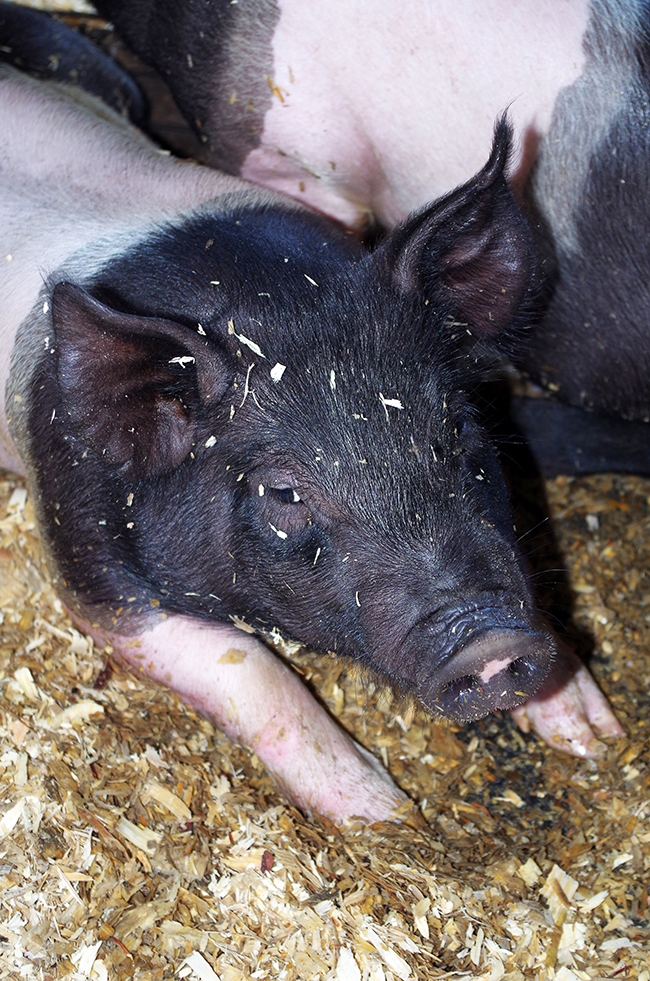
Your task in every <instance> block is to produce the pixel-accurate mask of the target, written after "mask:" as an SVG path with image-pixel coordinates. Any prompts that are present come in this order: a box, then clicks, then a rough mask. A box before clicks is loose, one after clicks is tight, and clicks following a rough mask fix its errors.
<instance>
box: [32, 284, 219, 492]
mask: <svg viewBox="0 0 650 981" xmlns="http://www.w3.org/2000/svg"><path fill="white" fill-rule="evenodd" d="M52 318H53V323H54V331H55V349H56V358H57V377H58V383H59V391H60V395H61V400H62V403H63V404H62V412H63V414H64V417H65V419H66V421H67V422H69V423H70V424H71V428H72V431H73V433H74V434H75V436H77V437H78V438H79V439H80V440H81V441H82V442H83V443H85V444H86V445H87V446H89V447H90V448H91V449H92V450H93V451H94V452H95V453H96V454H97V455H99V456H103V457H104V458H107V459H108V460H109V461H111V462H112V463H114V464H116V465H117V466H118V468H119V469H120V472H121V473H123V474H124V475H125V476H128V477H130V478H134V479H141V478H147V477H155V476H159V475H161V474H163V473H167V472H169V471H170V470H173V469H174V468H175V467H177V466H179V465H180V464H181V463H182V462H183V460H184V459H185V458H186V457H187V456H188V454H189V453H190V450H191V448H192V445H193V443H194V441H195V438H196V425H197V416H198V413H199V411H200V409H201V408H202V407H205V406H207V407H209V406H210V405H213V404H216V403H217V402H218V400H219V399H220V398H221V397H222V396H223V394H224V393H225V391H226V389H227V387H228V385H229V383H230V381H231V379H232V374H233V371H232V370H229V367H228V365H227V364H226V356H225V355H224V354H223V353H222V352H220V351H218V350H215V347H214V345H213V344H210V343H209V342H208V340H207V338H206V337H203V336H201V335H200V334H198V333H194V331H193V330H192V329H191V328H188V327H185V326H183V325H182V324H178V323H175V322H174V321H171V320H164V319H160V318H157V317H141V316H135V315H133V314H127V313H121V312H119V311H116V310H113V309H111V308H110V307H108V306H106V305H105V304H103V303H100V302H99V301H98V300H96V299H94V298H93V297H92V296H90V294H88V293H87V292H86V291H85V290H83V289H81V288H80V287H78V286H75V285H73V284H72V283H58V284H57V285H56V286H55V288H54V291H53V294H52Z"/></svg>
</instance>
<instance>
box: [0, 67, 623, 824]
mask: <svg viewBox="0 0 650 981" xmlns="http://www.w3.org/2000/svg"><path fill="white" fill-rule="evenodd" d="M0 85H1V86H2V94H1V97H0V114H1V116H2V118H1V120H0V122H1V125H0V144H1V147H2V153H1V155H0V161H1V163H0V188H1V192H2V193H1V195H0V209H1V211H2V222H1V223H0V229H1V230H2V231H1V234H2V236H3V243H2V244H3V248H2V252H1V253H0V254H1V255H2V256H3V257H4V258H3V261H2V263H1V264H0V269H1V270H2V273H1V285H2V295H3V297H4V302H3V306H2V322H1V331H2V338H3V350H5V351H6V352H11V357H10V358H9V356H8V355H7V358H6V359H5V361H4V362H3V363H2V368H1V370H2V382H3V388H4V390H5V404H4V409H3V412H2V416H1V418H0V463H1V464H2V465H3V466H5V467H9V468H12V469H14V470H16V471H17V472H19V473H23V474H25V475H26V476H27V478H28V479H29V482H30V486H31V489H32V493H33V495H34V500H35V505H36V512H37V517H38V522H39V527H40V532H41V536H42V540H43V543H44V547H45V551H46V554H47V556H48V561H49V563H50V567H51V570H52V575H53V579H54V583H55V585H56V587H57V589H58V591H59V593H60V595H61V597H62V599H63V601H64V602H65V604H66V607H67V608H68V610H69V611H70V612H71V614H72V615H73V616H74V617H75V619H76V620H77V622H78V623H79V624H80V625H81V626H82V628H83V629H86V630H88V631H90V632H91V633H93V635H94V636H95V637H96V638H98V639H99V640H101V641H102V642H103V643H108V644H110V645H111V646H112V648H113V650H114V651H115V652H116V654H117V655H118V656H121V657H122V658H123V659H125V660H126V661H127V662H128V663H130V664H132V665H135V666H136V667H139V668H141V669H142V670H143V671H145V672H146V673H147V674H149V675H150V676H151V677H153V678H155V679H158V680H160V681H163V682H165V683H167V684H170V685H171V686H172V687H173V688H174V689H175V690H176V691H178V692H179V694H181V695H182V696H183V697H185V698H186V699H187V700H188V701H189V702H191V703H192V704H193V705H195V706H196V707H197V708H198V709H199V710H201V711H202V712H205V713H206V714H207V715H209V716H210V717H211V718H213V719H214V720H215V721H216V723H217V724H218V725H219V726H220V727H221V728H222V729H223V730H224V731H225V732H226V733H227V734H228V735H229V736H231V737H232V738H233V739H235V740H237V741H239V742H241V743H243V744H245V745H247V746H249V747H251V748H253V749H254V750H255V752H256V754H257V756H258V757H259V759H260V760H261V761H262V763H263V764H264V765H265V766H266V767H267V768H268V770H269V771H270V773H271V774H272V775H273V776H274V777H275V779H276V780H277V782H278V784H279V785H280V786H281V787H282V788H283V790H284V791H285V792H286V794H287V795H288V796H289V797H290V798H291V799H292V800H293V801H295V802H296V803H297V804H298V806H300V807H302V808H303V809H305V810H306V811H308V812H319V813H322V814H325V815H328V816H329V817H331V818H332V819H334V820H336V821H343V820H345V819H346V818H347V817H350V816H360V817H362V818H364V819H366V820H378V819H386V818H390V817H392V816H394V815H395V813H396V811H399V808H400V807H401V806H403V805H404V802H405V798H404V795H403V793H402V792H401V791H400V790H399V789H398V788H397V787H395V785H394V784H393V783H392V781H391V779H390V777H389V776H388V774H387V773H386V772H385V771H384V770H383V769H382V768H381V767H380V766H379V764H378V763H377V762H376V761H375V760H374V758H373V757H372V756H371V755H370V754H369V753H368V752H367V751H366V750H364V749H363V748H362V747H360V746H359V745H357V744H356V743H354V742H353V741H352V740H351V739H350V737H349V736H348V735H347V734H346V733H344V732H343V731H342V730H341V729H339V728H338V726H337V725H336V723H335V722H334V721H333V720H332V719H331V718H330V717H329V716H328V715H327V714H326V713H325V711H324V710H323V709H322V708H321V707H320V706H319V705H318V704H317V703H316V702H315V700H313V698H312V697H311V695H309V693H308V692H307V690H306V689H305V688H303V687H302V685H301V684H300V682H299V680H298V679H297V677H296V675H295V674H293V673H292V671H291V670H290V669H289V668H288V667H287V666H286V665H285V664H284V663H283V662H282V661H280V660H279V659H278V658H277V657H275V656H274V655H273V654H272V653H271V651H270V650H269V649H268V648H267V647H266V646H265V645H264V644H263V643H262V641H261V640H260V637H264V636H268V635H270V634H274V635H275V634H276V632H279V633H280V634H282V635H284V636H288V637H291V638H293V639H295V640H296V641H298V642H300V643H302V644H304V645H305V646H307V647H310V648H314V649H318V650H323V651H330V652H332V653H334V654H336V655H339V656H341V657H345V658H348V659H350V660H351V661H354V662H357V663H359V664H361V665H362V666H364V667H365V668H366V669H368V670H369V671H371V672H374V674H375V675H376V676H378V677H379V678H380V679H382V680H384V681H387V682H388V683H390V684H391V685H393V686H394V687H395V688H396V689H397V690H398V691H400V692H404V693H409V694H411V695H413V696H414V697H416V698H417V699H418V700H419V701H420V702H421V703H422V705H424V706H425V707H426V708H428V709H429V710H431V711H432V712H438V713H441V714H444V715H447V716H449V717H451V718H454V719H458V720H470V719H474V718H478V717H480V716H482V715H484V714H486V713H487V712H489V711H492V710H494V709H512V708H513V707H516V706H518V705H520V704H521V703H523V702H524V701H525V700H526V699H528V698H529V697H530V696H532V695H534V694H535V692H538V695H537V699H538V702H537V706H538V707H537V708H536V709H534V708H530V707H529V708H528V709H527V710H526V711H527V712H528V714H529V717H530V718H531V719H532V720H533V724H534V725H535V726H536V727H537V729H538V731H539V732H540V733H541V734H542V735H543V736H544V737H545V738H547V739H548V740H550V741H551V742H555V743H557V744H559V745H561V746H564V747H565V748H567V749H570V750H573V751H574V752H577V753H578V754H582V755H592V754H594V753H595V752H597V750H598V746H597V744H596V737H595V732H596V731H599V732H601V733H603V734H610V735H616V734H619V733H620V732H621V731H622V730H621V729H620V726H619V725H618V723H617V721H616V719H615V718H614V716H613V715H612V713H611V710H610V709H609V707H608V705H607V703H606V701H605V699H604V698H603V696H602V695H601V694H600V692H599V691H598V689H597V687H596V685H595V683H594V682H593V681H592V680H591V678H590V676H589V675H588V673H587V672H586V669H584V668H583V667H580V666H578V665H577V663H576V662H575V658H574V657H573V655H572V654H571V653H570V652H569V651H568V650H566V649H565V648H564V647H563V645H562V643H561V642H559V641H558V640H557V639H556V638H554V636H553V635H552V633H551V631H550V630H549V628H548V626H547V625H546V624H545V623H544V621H543V620H542V618H541V616H540V615H539V613H538V612H537V610H536V604H535V598H534V596H533V593H532V590H531V587H530V584H529V581H528V577H527V573H526V569H525V565H524V562H523V560H522V557H521V555H520V553H519V551H518V549H517V546H516V543H515V541H514V533H513V528H512V522H511V517H510V513H509V508H508V503H507V494H506V490H505V487H504V483H503V478H502V475H501V471H500V468H499V463H498V460H497V457H496V454H495V450H494V448H493V447H492V445H491V443H490V440H489V438H488V437H487V434H486V433H485V431H484V429H483V428H482V427H481V425H480V422H479V420H478V418H477V415H476V412H475V410H474V407H473V405H472V400H471V398H470V395H469V394H468V393H470V392H471V391H472V390H473V388H474V386H475V384H476V382H477V380H478V378H479V377H480V372H481V366H482V364H483V362H484V358H485V357H486V356H487V355H488V353H489V351H490V350H491V349H492V348H493V346H494V345H495V344H499V343H500V342H506V343H507V340H508V338H509V337H510V336H511V335H512V334H513V333H514V334H516V332H517V331H518V330H519V329H522V327H523V325H525V324H526V323H527V322H528V320H529V318H530V316H531V315H532V312H533V310H534V309H535V306H536V303H537V292H538V284H539V275H538V271H537V262H536V257H535V251H534V248H533V245H532V242H531V239H530V235H529V231H528V228H527V225H526V223H525V221H524V220H523V218H522V216H521V213H520V211H519V209H518V208H517V206H516V204H515V202H514V200H513V198H512V195H511V193H510V191H509V188H508V185H507V181H506V178H505V170H506V165H507V160H508V153H509V149H510V130H509V127H508V125H507V123H506V122H505V121H502V122H501V123H500V124H499V125H498V127H497V129H496V132H495V136H494V141H493V148H492V152H491V155H490V157H489V159H488V161H487V163H486V164H484V166H483V167H482V168H481V170H480V171H479V172H478V174H476V175H475V176H474V177H473V179H472V180H471V181H469V182H468V183H467V184H465V185H463V186H461V187H460V188H458V189H457V190H456V191H454V192H453V193H452V194H450V195H447V196H445V197H443V198H442V199H441V200H439V201H437V202H435V203H433V204H431V205H429V206H428V207H426V208H425V209H423V210H420V211H418V212H416V213H415V214H413V215H412V216H410V217H409V218H408V219H407V220H406V221H405V222H404V223H402V224H400V225H399V226H398V227H397V228H396V229H395V231H394V232H393V233H392V234H391V235H389V236H388V237H387V238H386V240H385V241H384V242H383V243H382V244H381V246H379V247H378V248H377V249H375V250H374V251H372V252H368V251H367V250H366V249H365V248H364V247H363V246H362V245H360V244H359V243H358V242H356V241H355V240H354V238H353V237H351V236H350V235H349V234H347V233H346V232H345V231H344V230H342V229H341V228H340V227H338V226H337V225H335V224H333V223H332V222H331V221H330V220H329V219H327V218H325V217H322V216H320V215H318V214H316V213H315V212H313V211H311V210H309V209H306V208H305V207H303V206H301V205H300V204H298V203H296V202H293V201H291V200H290V199H289V198H286V197H284V196H281V195H279V194H277V193H273V192H269V191H265V190H261V189H259V188H256V187H254V186H252V185H250V184H248V183H247V182H245V181H243V180H241V179H239V178H234V177H231V176H227V175H224V174H221V173H219V172H217V171H215V170H210V169H208V168H204V167H201V166H199V165H197V164H194V163H191V162H180V161H178V160H176V159H174V158H173V157H171V156H169V155H166V154H164V153H162V152H161V151H160V150H159V149H158V148H157V147H156V146H155V145H153V144H152V143H151V142H150V141H148V139H147V138H146V137H144V136H143V135H142V134H141V133H140V132H138V131H137V130H135V129H134V128H133V127H132V126H131V125H130V124H129V123H128V122H127V121H125V120H124V119H123V118H121V117H120V116H118V115H116V114H115V113H113V112H112V111H111V110H110V109H109V108H107V107H106V106H105V105H103V104H102V103H100V102H98V101H97V100H96V99H94V98H93V97H91V96H89V95H88V94H86V93H83V92H80V91H79V90H70V89H69V88H66V87H62V86H61V85H58V84H53V83H49V82H43V81H36V80H34V79H32V78H30V77H28V76H26V75H25V74H23V73H21V72H18V71H16V70H15V69H13V68H12V67H9V66H6V65H4V66H2V65H0ZM238 624H246V625H247V626H248V629H249V630H252V631H253V632H245V631H244V632H243V631H239V630H237V629H236V625H238ZM545 679H546V680H545ZM531 704H532V703H530V702H529V706H530V705H531Z"/></svg>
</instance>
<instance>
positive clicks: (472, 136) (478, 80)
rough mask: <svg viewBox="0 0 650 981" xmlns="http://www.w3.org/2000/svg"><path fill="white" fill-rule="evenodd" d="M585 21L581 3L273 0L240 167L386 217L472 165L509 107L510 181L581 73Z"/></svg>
mask: <svg viewBox="0 0 650 981" xmlns="http://www.w3.org/2000/svg"><path fill="white" fill-rule="evenodd" d="M587 20H588V4H587V0H572V2H564V0H562V2H558V0H540V2H539V3H535V4H531V3H528V2H526V0H439V2H436V3H431V2H430V0H424V2H415V0H411V2H408V3H403V4H395V3H393V2H392V0H360V2H359V3H355V4H347V5H341V4H336V3H331V0H312V3H310V5H309V15H308V16H307V15H306V12H305V7H304V3H303V2H302V0H282V4H281V17H280V20H279V23H278V25H277V27H276V30H275V34H274V37H273V52H274V67H273V77H272V84H273V88H272V91H273V93H274V98H273V100H272V104H271V108H270V109H269V110H268V112H267V113H266V116H265V120H264V128H263V134H262V141H261V145H260V147H259V148H258V149H256V150H254V151H252V152H251V153H250V154H249V156H248V158H247V159H246V161H245V162H244V166H243V169H242V175H243V176H244V177H247V178H249V179H251V180H254V181H258V182H260V183H265V184H266V185H267V186H271V187H273V188H274V189H276V190H281V191H284V192H286V193H289V194H290V195H291V196H292V197H295V198H297V199H298V200H300V201H303V202H305V203H306V204H309V205H311V206H313V207H316V208H318V209H319V210H321V211H324V212H325V213H327V214H330V215H331V216H333V217H335V218H338V219H339V220H342V221H343V222H345V223H346V224H348V225H359V224H360V223H361V222H362V219H363V217H364V214H366V213H368V212H372V213H374V214H375V215H376V216H377V217H378V218H379V219H380V220H381V221H382V222H383V223H384V224H385V225H387V226H391V225H392V224H394V223H395V222H396V221H398V220H400V219H402V218H403V217H404V216H405V215H406V214H407V213H408V212H410V211H412V210H413V209H415V208H418V207H420V206H422V205H423V204H424V203H426V202H428V201H431V200H433V199H434V198H436V197H438V196H440V195H442V194H445V193H446V192H448V191H449V190H451V189H452V188H454V187H456V186H457V185H459V184H462V183H463V182H465V181H467V180H469V179H470V178H471V177H472V176H473V175H474V174H475V173H476V172H477V171H478V170H479V169H480V168H481V167H482V166H483V164H484V163H485V161H486V159H487V157H488V155H489V151H490V146H491V141H492V133H493V129H494V123H495V119H496V118H497V117H498V116H499V115H500V114H501V113H503V112H504V110H506V109H507V110H508V111H509V115H510V118H511V119H512V121H513V123H514V125H515V133H516V144H515V151H514V154H513V161H512V171H513V174H514V175H515V179H516V180H518V181H521V180H522V179H524V178H525V176H526V172H527V171H528V170H529V168H530V166H531V165H532V162H533V160H534V156H535V150H536V144H537V141H538V140H539V139H540V137H541V136H543V135H544V134H545V133H546V132H547V131H548V129H549V126H550V122H551V116H552V112H553V107H554V104H555V100H556V98H557V95H558V93H559V91H560V90H561V89H562V88H563V87H565V86H567V85H570V84H571V83H572V82H574V81H575V79H576V78H577V77H578V75H579V74H580V72H581V69H582V66H583V62H584V54H583V50H582V38H583V34H584V32H585V30H586V26H587ZM314 25H318V29H317V30H316V29H315V28H314ZM360 39H362V41H361V42H360ZM269 84H271V83H269Z"/></svg>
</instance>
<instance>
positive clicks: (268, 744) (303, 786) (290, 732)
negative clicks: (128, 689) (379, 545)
mask: <svg viewBox="0 0 650 981" xmlns="http://www.w3.org/2000/svg"><path fill="white" fill-rule="evenodd" d="M83 627H84V629H86V630H87V629H88V625H87V624H83ZM91 632H92V633H93V634H94V636H95V637H96V639H97V640H99V641H100V642H102V643H104V644H105V643H110V644H111V646H112V647H113V650H114V652H115V654H117V655H118V656H119V657H120V658H122V659H123V660H125V661H127V662H128V663H129V664H130V665H132V666H134V667H136V668H138V669H139V670H140V671H142V672H143V673H144V674H146V675H148V676H149V677H151V678H153V679H155V680H156V681H160V682H162V683H163V684H165V685H167V686H168V687H170V688H171V689H172V690H173V691H175V692H177V693H178V694H179V695H180V696H181V697H182V698H183V699H184V701H186V702H188V703H189V704H190V705H192V706H193V707H194V708H196V709H197V710H198V711H200V712H202V713H203V714H205V715H207V716H208V717H210V718H212V719H214V721H215V723H216V725H217V726H218V727H219V729H221V730H222V731H223V732H225V733H226V735H228V736H229V737H230V738H231V739H233V740H234V741H235V742H238V743H240V744H241V745H243V746H246V747H248V748H250V749H252V750H253V751H254V752H255V754H256V756H257V757H258V759H259V760H260V761H261V762H262V763H263V764H264V766H265V767H266V768H267V770H268V771H269V773H271V775H272V776H273V777H274V779H275V780H276V781H277V783H278V784H279V786H280V787H281V788H282V790H283V792H284V793H285V794H286V795H287V797H288V798H289V799H290V800H291V801H293V803H295V804H296V805H297V806H298V807H300V808H301V809H302V810H304V811H306V812H307V813H312V812H316V813H318V814H322V815H325V816H326V817H328V818H330V819H331V820H333V821H336V822H337V823H339V824H340V823H342V822H343V821H345V820H346V819H347V818H352V817H358V818H362V819H364V820H365V821H384V820H394V819H396V817H397V816H398V815H397V814H396V812H397V810H398V809H399V808H400V807H401V808H402V811H404V804H405V802H406V801H407V798H406V796H405V795H404V794H403V793H402V791H401V790H399V789H398V788H397V787H396V786H395V784H394V783H393V781H392V780H391V778H390V777H389V775H388V773H387V772H386V771H385V770H384V769H383V767H382V766H381V765H380V764H379V763H378V762H377V761H376V760H375V758H374V757H373V756H372V755H371V754H370V753H368V752H367V751H366V750H365V749H363V748H362V747H361V746H359V744H358V743H356V742H355V741H354V740H353V739H351V738H350V736H348V735H347V733H346V732H344V731H343V730H342V729H341V728H340V727H339V726H338V725H337V723H336V722H335V721H334V720H333V719H332V718H330V716H329V715H328V714H327V713H326V712H325V710H324V709H323V708H321V706H320V705H318V703H317V702H316V701H315V699H314V698H313V697H312V696H311V695H310V693H309V691H308V690H307V688H306V687H305V686H304V684H303V683H302V682H301V681H300V679H299V678H298V676H297V675H296V674H295V673H294V672H293V671H292V670H291V669H290V668H288V667H287V666H286V665H285V664H284V663H283V662H282V661H281V660H280V659H279V658H277V657H276V656H275V655H274V654H273V653H272V652H271V651H270V650H269V649H268V648H267V647H265V646H264V644H262V643H261V642H260V641H259V640H257V639H256V638H255V637H254V636H251V635H250V634H247V633H244V632H243V631H241V630H238V629H236V628H234V627H228V626H224V625H223V624H217V625H208V624H201V623H198V622H197V621H193V620H189V619H186V618H184V617H178V616H170V617H168V618H167V619H164V620H159V621H158V622H157V623H156V624H155V625H154V626H153V627H151V628H148V629H147V630H145V631H144V632H143V633H142V634H140V635H138V636H135V637H123V636H120V635H118V634H106V633H103V632H97V631H93V630H91ZM407 810H409V811H410V809H409V808H407Z"/></svg>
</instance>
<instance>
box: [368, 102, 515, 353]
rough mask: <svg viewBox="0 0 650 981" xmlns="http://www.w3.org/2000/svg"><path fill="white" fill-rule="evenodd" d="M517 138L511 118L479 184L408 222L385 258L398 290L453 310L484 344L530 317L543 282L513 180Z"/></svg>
mask: <svg viewBox="0 0 650 981" xmlns="http://www.w3.org/2000/svg"><path fill="white" fill-rule="evenodd" d="M511 137H512V133H511V129H510V126H509V124H508V122H507V120H506V119H505V117H504V118H502V119H501V120H500V121H499V122H498V124H497V127H496V130H495V134H494V143H493V146H492V154H491V156H490V159H489V160H488V162H487V164H486V165H485V167H484V168H483V169H482V170H481V171H479V173H478V174H477V175H476V177H474V178H473V179H472V180H471V181H469V182H468V183H467V184H464V185H463V186H462V187H459V188H457V189H456V190H455V191H452V192H451V194H448V195H447V196H446V197H444V198H441V199H440V200H439V201H436V202H435V203H434V204H432V205H430V206H429V207H427V208H425V209H424V210H422V211H420V212H418V213H417V214H415V215H413V216H412V217H410V218H408V219H407V220H406V222H405V223H404V224H403V225H402V226H400V227H399V228H397V229H396V230H395V231H394V232H393V234H392V235H391V236H390V237H389V238H388V239H387V240H386V241H385V242H384V243H383V244H382V245H381V246H380V248H379V250H378V253H379V254H380V255H381V256H382V259H383V261H387V262H388V263H389V266H390V270H391V272H392V275H393V280H394V282H395V283H396V284H397V286H398V288H400V289H401V290H403V291H404V292H409V293H412V292H422V293H423V294H424V296H425V298H426V299H428V300H429V301H430V302H432V303H434V302H437V303H438V304H440V301H441V300H443V302H447V303H448V304H449V305H450V307H451V310H452V311H453V313H454V315H455V316H456V317H457V318H458V319H459V320H460V321H462V322H463V323H467V324H468V325H469V326H470V327H471V328H473V329H474V331H475V332H476V333H477V334H479V335H482V336H484V337H493V336H495V335H496V334H498V333H500V332H501V331H502V330H503V329H504V328H506V327H507V326H508V325H510V324H512V323H513V321H515V319H516V318H517V315H518V313H520V312H521V313H523V312H524V311H523V310H521V308H522V306H523V307H526V306H528V304H527V303H526V302H525V301H526V300H527V298H530V297H531V296H532V292H533V286H534V281H535V260H534V251H533V246H532V240H531V236H530V232H529V229H528V225H527V224H526V221H525V219H524V218H523V216H522V214H521V212H520V211H519V208H518V207H517V205H516V204H515V202H514V200H513V198H512V194H511V193H510V189H509V187H508V184H507V181H506V178H505V168H506V164H507V161H508V155H509V152H510V143H511ZM376 254H377V253H376Z"/></svg>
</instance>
